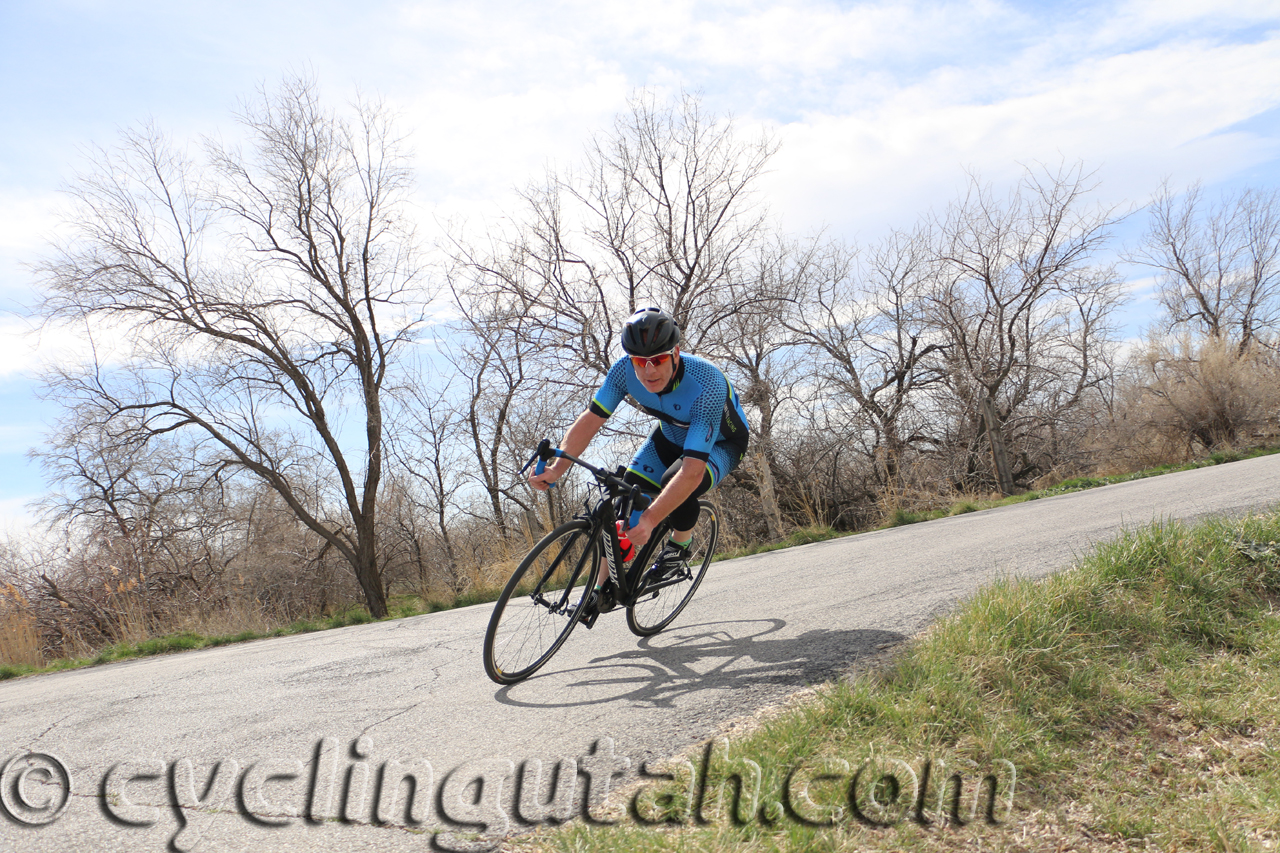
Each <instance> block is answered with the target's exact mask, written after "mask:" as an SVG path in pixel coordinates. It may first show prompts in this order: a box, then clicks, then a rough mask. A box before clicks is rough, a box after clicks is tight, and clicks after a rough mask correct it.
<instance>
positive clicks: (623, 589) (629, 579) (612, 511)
mask: <svg viewBox="0 0 1280 853" xmlns="http://www.w3.org/2000/svg"><path fill="white" fill-rule="evenodd" d="M556 458H560V459H568V460H569V461H570V462H572V463H573V464H575V465H581V466H582V467H583V468H586V469H587V470H588V471H590V472H591V474H592V475H593V476H594V477H595V478H596V483H597V487H598V488H599V489H600V490H601V491H602V492H603V495H602V496H601V498H600V500H599V501H598V502H597V503H596V506H595V508H594V509H591V510H590V511H589V512H588V513H587V514H586V515H585V516H580V517H581V518H584V520H586V521H589V522H591V525H592V528H591V534H590V536H591V539H592V540H594V539H595V538H596V537H598V536H601V535H602V534H603V535H604V536H605V539H606V543H607V544H606V547H605V553H604V554H603V555H602V556H603V557H604V559H605V562H606V563H607V564H608V567H609V574H610V576H611V577H612V578H613V582H614V584H615V585H616V587H617V595H616V596H615V598H616V600H617V602H618V604H621V605H623V606H624V607H631V606H632V605H634V604H635V603H636V602H637V601H638V600H639V599H640V596H642V595H644V594H646V593H650V592H654V591H656V590H658V589H661V588H662V587H663V586H668V585H670V584H672V583H678V581H677V580H667V581H660V582H658V583H656V584H652V585H649V586H645V585H644V584H642V583H641V580H642V578H643V573H644V568H645V567H646V566H647V565H648V564H649V558H650V557H651V556H652V555H653V552H654V550H655V549H656V548H657V547H659V546H660V545H661V543H662V537H663V533H664V531H665V529H666V523H665V522H663V523H662V524H660V525H659V526H658V527H657V528H654V531H653V535H652V536H650V537H649V541H648V542H646V543H645V545H644V547H643V548H640V549H638V550H637V551H636V552H635V553H634V554H633V555H632V559H631V565H630V566H627V565H626V564H624V563H623V561H622V543H621V542H619V541H618V526H617V523H618V519H619V517H620V516H624V515H625V516H627V522H628V524H627V526H628V527H630V526H631V522H632V521H634V520H635V519H636V518H637V517H638V514H639V513H640V512H643V511H644V510H645V509H646V508H647V507H648V506H649V502H650V498H649V496H648V495H646V494H645V493H644V492H643V491H641V489H640V487H639V486H637V485H634V484H631V483H628V482H626V481H625V480H623V479H622V472H623V469H622V467H621V466H619V468H618V470H617V471H616V472H614V473H609V472H608V471H606V470H605V469H603V468H597V467H596V466H595V465H592V464H591V463H590V462H586V461H583V460H582V459H579V458H578V457H576V456H574V455H573V454H571V453H566V452H565V451H563V450H561V449H560V448H558V447H554V448H553V447H552V446H551V442H550V440H549V439H545V438H544V439H542V441H541V442H539V443H538V449H537V450H536V451H534V455H533V456H532V457H530V459H529V462H528V463H526V464H525V466H524V467H523V468H521V469H520V472H521V473H524V472H525V471H527V470H528V469H529V465H530V464H533V463H534V462H535V460H536V467H535V468H534V473H535V474H541V473H542V472H543V471H545V470H546V467H547V463H548V462H550V461H551V460H552V459H556ZM632 510H634V512H632ZM597 570H598V567H596V568H593V571H597Z"/></svg>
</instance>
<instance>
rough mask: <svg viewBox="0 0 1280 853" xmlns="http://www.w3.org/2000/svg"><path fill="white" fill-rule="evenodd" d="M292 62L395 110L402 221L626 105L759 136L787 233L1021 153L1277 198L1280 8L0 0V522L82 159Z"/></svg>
mask: <svg viewBox="0 0 1280 853" xmlns="http://www.w3.org/2000/svg"><path fill="white" fill-rule="evenodd" d="M291 74H306V75H312V76H314V77H315V78H316V79H317V81H318V82H319V85H320V87H321V91H322V94H323V96H324V97H325V99H326V100H327V101H328V102H330V103H334V104H341V103H345V102H349V101H351V100H353V99H354V98H356V97H380V98H382V99H384V100H385V101H386V102H387V103H388V104H389V105H391V106H392V107H393V108H394V109H395V110H396V111H397V112H398V114H399V115H400V127H401V129H402V130H403V131H404V132H405V133H406V135H407V137H408V141H409V145H410V147H411V148H412V149H413V151H414V152H415V154H414V163H415V167H416V178H417V190H416V195H415V206H416V208H417V214H418V215H419V216H420V217H421V225H422V227H423V229H424V230H427V231H429V230H430V229H432V228H435V227H438V223H441V222H444V221H457V220H459V219H465V220H467V221H471V222H476V221H479V222H483V221H484V220H486V219H493V218H497V217H500V216H501V215H502V214H503V212H504V211H509V210H511V209H512V208H513V207H514V193H515V191H516V189H517V188H518V187H520V186H522V185H524V184H526V183H528V182H529V181H533V180H536V179H537V178H538V177H539V176H540V175H541V174H542V173H543V172H544V171H545V169H546V168H547V167H548V166H549V165H557V166H567V165H570V164H572V163H573V162H575V161H576V160H577V159H578V158H579V157H580V155H581V152H582V150H583V148H584V146H585V144H586V143H587V142H588V140H589V139H590V138H591V136H592V135H593V134H599V133H605V132H607V131H608V129H609V127H610V125H611V124H612V121H613V118H614V116H615V115H617V114H618V113H620V112H621V111H623V110H625V109H626V104H627V99H628V98H629V97H630V96H632V95H633V94H634V93H636V92H637V91H639V90H643V89H648V90H651V91H653V92H654V93H655V94H657V95H658V96H659V97H660V98H667V99H670V98H673V97H675V96H677V95H678V93H680V92H681V91H682V90H683V91H692V92H698V93H701V96H702V100H703V106H704V109H705V110H707V111H708V112H711V113H714V114H717V115H732V116H733V119H734V121H735V122H736V124H737V127H738V129H739V131H740V132H741V133H742V134H743V135H744V136H751V135H754V134H756V133H759V132H761V131H764V132H768V133H770V134H772V135H773V136H774V137H775V138H776V139H777V140H778V142H779V143H780V148H779V151H778V153H777V155H775V157H774V158H773V160H772V161H771V169H770V172H769V174H768V175H766V176H765V178H764V179H763V181H762V183H761V195H762V199H763V201H764V202H765V203H766V204H768V206H769V208H770V209H771V210H772V212H773V213H774V215H775V216H776V217H777V218H778V220H779V221H780V223H781V225H782V226H783V227H784V228H786V229H787V230H789V231H793V232H796V233H800V234H807V233H812V232H814V231H817V230H819V229H824V230H825V231H826V233H827V234H829V235H831V236H834V237H842V238H847V239H850V240H855V241H863V242H866V241H871V240H874V239H875V238H877V237H878V236H880V235H881V234H883V233H884V232H886V231H887V230H888V229H891V228H909V227H911V225H912V224H914V222H915V221H916V220H918V219H919V218H920V217H921V216H922V215H924V214H925V213H927V212H928V211H929V210H931V209H941V208H942V207H943V206H945V205H946V204H947V202H949V201H950V200H951V199H952V198H954V197H955V196H956V194H957V193H958V192H959V191H960V189H961V187H962V186H963V185H964V184H965V182H966V181H967V180H968V175H969V174H971V173H976V174H978V175H980V176H981V177H982V178H983V179H985V180H987V181H990V182H991V183H992V184H994V185H996V186H1001V185H1003V184H1008V183H1010V182H1012V181H1013V180H1015V179H1016V177H1017V176H1018V175H1019V174H1020V173H1021V171H1022V169H1023V168H1024V167H1025V166H1026V165H1028V164H1035V163H1048V164H1058V163H1062V162H1066V163H1076V162H1079V163H1082V164H1083V165H1084V166H1085V167H1086V168H1087V169H1089V170H1092V171H1094V172H1095V175H1096V180H1097V182H1098V189H1097V190H1096V193H1095V195H1096V200H1097V201H1098V202H1099V203H1103V204H1108V205H1117V206H1119V207H1120V208H1121V209H1125V210H1128V209H1134V210H1137V209H1138V208H1140V207H1141V205H1142V204H1143V203H1145V202H1146V200H1147V199H1148V198H1149V197H1150V195H1151V194H1152V193H1153V192H1154V191H1155V190H1156V188H1157V187H1158V186H1159V185H1160V183H1161V182H1162V181H1166V180H1167V181H1168V182H1169V183H1170V185H1171V186H1174V187H1184V186H1186V185H1188V184H1190V183H1191V182H1193V181H1201V182H1202V183H1203V185H1204V187H1205V189H1206V190H1207V191H1208V193H1209V194H1210V196H1213V195H1215V194H1217V193H1224V192H1232V191H1235V190H1238V189H1240V188H1242V187H1246V186H1258V187H1267V188H1271V187H1276V186H1278V185H1280V0H1252V1H1251V0H1131V1H1130V2H1125V0H1119V1H1118V2H1106V3H1094V2H1070V3H1065V2H1064V3H1051V2H1001V1H1000V0H972V2H954V3H953V2H904V1H903V0H883V2H818V0H794V2H764V1H763V0H762V1H761V2H753V0H737V2H691V1H690V0H649V2H646V3H645V4H644V5H643V8H641V6H640V4H637V3H621V2H611V0H589V2H581V3H579V2H554V0H544V2H539V3H527V2H485V0H467V2H442V1H441V2H437V1H435V0H399V2H394V1H393V0H364V2H363V3H361V4H360V5H359V8H358V9H357V7H356V4H352V3H349V2H336V0H308V2H305V3H304V2H294V0H254V2H252V3H250V2H242V0H226V1H225V2H220V3H208V4H185V3H173V2H169V0H165V2H131V0H110V2H107V0H74V1H73V0H0V104H2V105H3V109H0V533H3V532H4V531H5V530H6V529H7V530H10V531H14V530H18V531H20V530H21V529H22V528H23V526H24V525H26V524H27V523H29V521H30V520H31V518H32V517H33V512H32V510H31V508H30V503H31V501H33V500H34V499H36V498H38V497H39V496H40V495H41V494H42V493H44V492H45V491H46V489H47V485H46V484H45V482H44V480H43V479H42V476H41V472H40V470H39V468H38V466H37V465H36V464H35V463H33V462H31V461H30V460H29V459H28V458H27V453H28V451H29V450H30V449H31V448H32V447H35V446H37V445H39V444H40V442H41V441H42V435H43V434H44V431H45V430H46V427H47V424H48V423H49V422H50V420H51V419H52V418H53V417H54V416H55V415H56V412H57V410H56V407H55V406H54V404H52V403H51V402H48V401H44V400H41V399H40V398H39V396H38V390H39V385H38V381H37V376H38V374H39V372H40V370H41V368H42V366H43V365H47V364H49V363H51V361H53V360H56V359H57V358H58V357H59V353H62V352H64V348H63V346H62V345H63V344H65V343H67V341H66V340H65V336H60V335H59V334H57V333H51V332H48V331H46V332H44V333H42V334H34V333H32V331H31V330H32V328H33V327H34V318H33V316H32V312H31V306H32V305H33V304H34V302H35V300H36V298H37V297H38V293H39V280H38V277H37V276H36V274H35V273H34V272H33V271H32V265H33V264H36V263H38V262H39V260H40V259H41V258H42V257H47V256H48V254H49V251H50V250H49V245H50V241H51V240H54V239H56V238H57V236H58V234H59V233H60V232H61V230H62V229H63V226H62V224H61V222H60V219H59V215H60V210H63V209H65V207H66V202H65V196H64V191H65V189H66V188H67V187H68V186H69V185H70V184H71V183H72V182H73V181H74V180H75V177H76V175H77V174H78V173H83V172H84V171H86V170H87V168H88V164H89V161H88V159H87V157H88V152H89V151H90V150H91V149H92V148H93V147H94V146H104V147H110V146H112V145H113V144H114V143H115V142H116V141H117V140H118V138H119V134H120V133H121V131H122V130H125V129H127V128H130V127H135V126H137V125H139V124H140V123H143V122H148V121H150V122H154V123H155V124H156V125H158V126H159V127H161V128H163V129H164V130H166V131H167V132H168V133H169V134H171V135H172V136H174V137H175V138H178V139H186V140H191V141H192V142H193V143H196V142H198V140H199V138H200V137H201V136H202V135H224V136H225V135H227V134H233V133H234V132H235V121H234V113H235V111H236V109H237V108H238V106H239V105H240V104H241V103H242V102H243V101H244V100H245V99H250V98H252V97H253V96H254V93H255V92H256V91H257V90H258V89H259V88H262V87H266V88H267V89H271V88H272V87H274V86H276V85H277V84H278V83H279V82H280V81H281V80H282V79H283V78H284V77H285V76H286V75H291ZM1140 217H1141V213H1140V212H1138V213H1135V214H1134V217H1133V219H1131V220H1130V221H1129V224H1128V225H1127V226H1126V227H1125V228H1123V229H1122V234H1121V237H1122V239H1133V238H1135V237H1136V235H1137V234H1139V233H1140V225H1141V218H1140ZM1133 275H1134V276H1135V277H1134V279H1133V281H1132V282H1131V283H1132V285H1133V291H1134V293H1135V295H1136V297H1137V298H1136V299H1135V300H1134V302H1133V303H1132V304H1131V305H1130V307H1129V309H1128V314H1127V316H1126V319H1125V322H1126V323H1127V324H1128V325H1127V328H1129V329H1130V331H1131V332H1132V331H1134V330H1137V329H1139V328H1140V327H1141V325H1142V324H1143V322H1144V319H1145V316H1146V314H1149V312H1150V310H1151V306H1152V303H1151V300H1150V298H1149V296H1148V295H1147V292H1146V290H1145V289H1144V283H1143V281H1142V279H1141V277H1140V276H1141V273H1140V272H1134V273H1133ZM1144 312H1146V313H1144Z"/></svg>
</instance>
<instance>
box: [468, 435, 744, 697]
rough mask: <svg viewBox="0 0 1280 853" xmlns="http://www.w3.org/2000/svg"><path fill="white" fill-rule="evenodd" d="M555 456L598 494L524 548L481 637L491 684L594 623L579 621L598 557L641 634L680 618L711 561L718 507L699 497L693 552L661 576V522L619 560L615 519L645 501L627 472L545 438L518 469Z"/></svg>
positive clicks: (540, 467) (534, 664)
mask: <svg viewBox="0 0 1280 853" xmlns="http://www.w3.org/2000/svg"><path fill="white" fill-rule="evenodd" d="M556 457H560V458H564V459H568V460H569V461H570V462H572V463H573V464H575V465H580V466H582V467H583V468H586V469H587V470H588V471H590V472H591V475H592V476H593V477H594V478H595V484H594V487H595V488H596V490H597V492H598V498H597V499H596V501H595V505H594V506H592V504H591V501H590V500H587V501H586V502H585V503H584V512H583V513H581V514H579V515H578V516H576V517H575V518H574V519H573V520H572V521H567V522H565V523H564V524H561V525H560V526H559V527H557V528H556V529H555V530H552V531H551V532H550V533H548V534H547V535H546V536H544V537H542V539H541V540H540V541H539V542H538V543H537V544H536V545H534V546H533V548H531V549H530V550H529V553H528V554H527V555H525V558H524V559H523V560H521V561H520V565H519V566H517V567H516V570H515V571H514V572H512V574H511V579H510V580H508V581H507V585H506V587H505V588H504V589H503V590H502V595H500V596H499V597H498V601H497V602H496V603H495V604H494V606H493V615H492V616H490V617H489V627H488V630H486V631H485V635H484V670H485V672H486V673H488V675H489V678H491V679H493V680H494V681H495V682H497V683H498V684H514V683H516V682H517V681H522V680H523V679H526V678H528V677H529V676H531V675H533V674H534V673H535V672H537V671H538V669H539V668H541V667H542V666H543V665H544V664H545V663H546V662H547V661H549V660H550V659H551V656H552V655H554V654H555V653H556V652H557V651H558V650H559V648H560V647H561V646H562V645H564V641H565V640H567V639H568V638H569V634H570V633H571V632H572V631H573V629H574V627H575V626H576V625H577V624H578V623H579V622H582V621H584V619H586V620H589V621H587V627H591V626H592V625H593V624H594V622H595V618H596V616H597V615H599V614H597V613H594V612H592V613H591V614H590V615H586V614H587V611H588V610H590V609H591V608H590V607H588V601H589V599H590V597H591V596H592V594H593V587H594V586H595V581H596V572H597V567H598V566H599V565H600V560H601V558H603V559H604V560H605V562H606V563H607V564H608V567H609V574H610V575H611V576H612V577H613V580H614V585H615V601H616V602H617V604H619V605H621V606H623V607H625V608H626V611H627V627H628V628H630V629H631V632H632V633H634V634H636V635H637V636H640V637H648V636H650V635H653V634H656V633H658V632H659V631H661V630H662V629H663V628H665V627H667V626H668V625H670V624H671V622H672V621H673V620H674V619H675V618H676V617H677V616H679V615H680V611H682V610H684V608H685V605H687V604H688V603H689V600H690V599H692V598H693V594H694V593H695V592H697V591H698V586H699V585H700V584H701V583H702V579H703V577H705V576H706V574H707V568H708V567H709V566H710V565H711V557H712V555H713V554H714V553H715V547H716V537H717V535H718V533H719V531H720V527H719V521H718V519H717V518H716V510H715V507H714V506H713V505H712V504H711V502H710V501H707V500H701V501H699V502H698V503H699V506H700V507H701V512H700V513H699V515H698V523H697V525H696V526H695V527H694V529H693V542H692V543H691V544H690V545H689V550H690V554H689V556H688V557H687V558H686V559H685V560H683V561H682V562H681V563H680V565H679V566H677V567H674V568H670V569H668V570H667V571H666V572H665V573H663V572H662V571H661V570H660V569H659V567H658V565H657V558H658V555H659V553H660V552H661V550H662V546H663V544H664V543H665V542H666V539H667V535H668V533H669V532H670V530H671V528H670V526H669V525H668V523H667V522H666V521H663V522H662V523H661V524H659V525H658V526H657V527H656V528H655V529H654V531H653V535H652V536H651V537H650V538H649V541H648V542H646V543H645V545H644V547H643V548H639V549H637V551H636V553H635V555H634V559H632V560H631V562H630V564H627V563H625V562H624V561H623V559H622V546H621V544H620V542H619V539H618V529H617V521H618V519H627V520H628V521H629V522H634V521H635V520H636V518H638V517H639V514H640V513H641V512H642V511H643V510H644V509H645V508H646V507H647V506H648V505H649V496H648V495H646V494H644V493H643V492H642V491H641V490H640V487H639V486H635V485H632V484H630V483H627V482H624V481H623V479H622V475H623V473H624V469H623V468H622V467H621V466H619V468H618V469H617V471H615V472H613V473H610V472H608V471H606V470H605V469H603V468H597V467H596V466H594V465H592V464H590V463H589V462H584V461H582V460H581V459H578V458H577V457H575V456H572V455H570V454H568V453H566V452H564V451H563V450H560V449H559V448H553V447H552V446H551V442H550V441H548V440H547V439H545V438H544V439H543V440H542V441H541V443H539V445H538V449H537V450H536V451H534V454H533V456H531V457H530V458H529V462H528V463H526V464H525V466H524V468H522V469H520V473H521V474H523V473H524V472H525V471H527V470H528V469H529V466H530V465H533V464H535V463H536V465H537V467H536V468H535V469H534V470H535V472H536V473H538V474H541V473H542V472H543V471H544V470H545V469H546V464H547V462H549V461H551V460H552V459H554V458H556Z"/></svg>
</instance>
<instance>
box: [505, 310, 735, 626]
mask: <svg viewBox="0 0 1280 853" xmlns="http://www.w3.org/2000/svg"><path fill="white" fill-rule="evenodd" d="M680 339H681V338H680V327H679V326H678V325H677V324H676V322H675V320H674V319H672V318H671V316H670V315H669V314H667V313H666V312H665V311H663V310H661V309H659V308H642V309H641V310H639V311H637V312H636V313H634V314H632V315H631V317H629V318H628V319H627V321H626V323H625V325H624V326H623V329H622V348H623V349H624V350H625V351H626V353H627V357H625V358H620V359H618V360H617V361H616V362H614V364H613V366H612V367H611V368H609V373H608V375H607V376H606V377H605V380H604V384H603V385H601V386H600V389H599V390H598V391H596V393H595V396H594V397H592V399H591V405H590V406H589V407H588V408H587V410H586V411H584V412H583V413H582V414H581V415H579V416H578V419H577V420H576V421H574V422H573V425H572V426H571V427H569V430H568V432H566V433H565V436H564V439H563V440H562V441H561V442H560V447H561V449H562V450H564V451H566V452H567V453H569V454H571V455H573V456H580V455H581V454H582V453H583V451H585V450H586V448H587V445H589V444H590V443H591V440H592V439H593V438H595V436H596V433H598V432H599V431H600V428H601V427H602V426H604V423H605V421H606V420H607V419H608V418H609V416H610V415H611V414H613V412H614V410H615V409H616V408H617V407H618V404H619V403H621V402H622V400H623V398H625V397H626V396H627V395H628V394H629V395H630V396H631V398H632V400H634V401H635V404H636V405H638V406H639V407H640V408H641V409H642V410H644V411H645V412H648V413H649V414H651V415H653V416H654V417H655V418H657V419H658V421H659V423H658V425H657V426H656V427H655V428H654V430H653V432H652V433H651V434H650V436H649V439H648V441H646V442H645V444H644V446H643V447H641V448H640V451H639V452H638V453H636V455H635V457H634V458H633V459H632V460H631V463H630V464H629V465H628V466H627V471H626V474H625V475H624V476H623V479H624V480H626V481H627V482H628V483H632V484H635V485H638V486H639V487H640V488H641V489H642V490H643V491H645V492H646V493H648V494H650V495H654V494H656V495H657V497H655V498H654V499H653V501H652V502H651V503H650V504H649V507H648V508H647V509H646V510H645V511H644V512H643V513H642V514H641V515H640V518H639V521H638V522H637V523H636V524H635V525H634V526H633V527H631V528H630V529H629V531H628V537H629V538H630V540H631V543H632V545H633V546H634V547H635V548H636V550H637V551H638V550H639V549H641V548H643V547H644V545H645V543H646V542H648V541H649V538H650V536H652V534H653V530H654V528H656V527H657V526H658V524H659V523H661V522H662V520H663V519H664V518H667V517H668V516H670V519H671V527H672V533H671V537H670V539H669V540H668V541H667V543H666V544H665V545H664V546H663V549H662V553H661V554H660V555H659V557H658V561H657V563H656V564H655V567H654V569H653V571H655V572H658V573H665V572H667V571H669V570H671V569H673V568H675V567H678V566H679V565H680V564H681V563H682V562H683V561H684V560H686V559H688V557H689V549H688V545H689V541H690V539H691V537H692V535H693V528H694V525H696V524H697V521H698V514H699V512H700V510H699V507H698V498H699V497H701V496H702V495H703V494H705V493H706V492H707V491H709V490H710V489H712V488H714V487H715V486H717V485H718V484H719V483H720V481H721V480H723V479H724V478H725V476H726V475H727V474H728V473H729V472H730V471H732V470H733V469H734V468H736V467H737V465H738V463H739V462H740V461H741V460H742V456H743V454H744V453H746V450H747V441H748V438H749V430H748V427H747V418H746V414H745V413H744V412H743V410H742V403H741V402H740V401H739V400H738V395H737V394H736V393H735V392H734V390H733V386H732V385H731V384H730V383H729V380H728V378H727V377H726V376H725V375H724V373H723V372H722V371H721V370H720V369H719V368H717V367H715V366H714V365H712V364H711V363H710V362H708V361H706V360H705V359H702V358H699V357H698V356H696V355H687V354H681V352H680ZM571 464H572V463H571V462H569V460H567V459H563V458H559V459H556V461H555V462H554V463H551V464H549V465H547V467H546V470H545V471H544V472H543V473H541V474H536V473H531V474H530V475H529V484H530V485H531V486H533V488H535V489H537V490H539V491H544V490H546V489H547V488H548V487H550V485H551V484H552V483H554V482H555V481H556V480H557V479H559V478H560V476H561V475H562V474H564V472H565V471H567V470H568V469H569V467H570V465H571ZM587 607H592V608H594V609H596V610H598V611H599V612H605V611H607V610H610V609H612V607H613V579H612V578H611V577H609V576H608V566H607V565H605V564H604V562H603V561H602V565H601V570H600V577H599V583H598V584H597V587H596V594H595V595H594V596H593V597H592V599H591V601H590V602H588V604H587Z"/></svg>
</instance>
